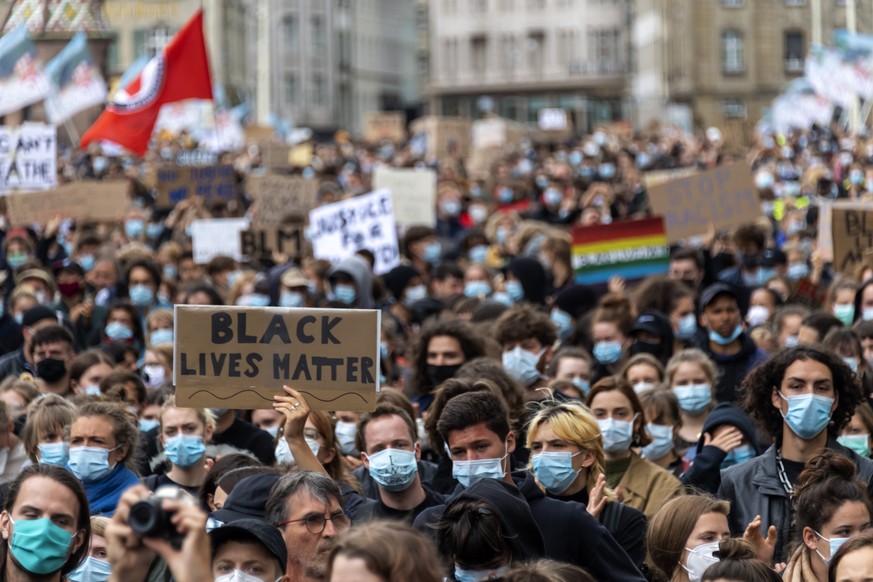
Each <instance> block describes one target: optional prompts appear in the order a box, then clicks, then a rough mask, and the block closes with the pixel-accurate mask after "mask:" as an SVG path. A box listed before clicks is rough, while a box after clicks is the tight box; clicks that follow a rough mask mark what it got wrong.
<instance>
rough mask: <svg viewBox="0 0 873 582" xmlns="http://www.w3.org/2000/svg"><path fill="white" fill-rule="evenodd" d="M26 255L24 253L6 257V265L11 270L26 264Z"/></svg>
mask: <svg viewBox="0 0 873 582" xmlns="http://www.w3.org/2000/svg"><path fill="white" fill-rule="evenodd" d="M27 258H28V257H27V255H26V254H25V253H16V254H14V255H6V264H7V265H9V266H10V267H12V268H13V269H17V268H18V267H20V266H21V265H23V264H24V263H26V262H27Z"/></svg>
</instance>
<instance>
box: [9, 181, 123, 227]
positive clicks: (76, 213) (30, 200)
mask: <svg viewBox="0 0 873 582" xmlns="http://www.w3.org/2000/svg"><path fill="white" fill-rule="evenodd" d="M127 191H128V182H127V180H114V181H111V182H71V183H69V184H63V185H62V186H59V187H58V188H55V189H53V190H43V191H41V192H16V193H10V194H7V195H6V196H5V197H4V198H5V200H6V208H7V212H8V216H9V222H10V224H11V225H12V226H25V225H30V224H33V223H45V222H48V221H49V220H51V219H52V218H54V217H55V216H57V215H59V214H60V215H61V216H63V217H64V218H75V219H76V220H93V221H96V222H115V221H118V220H121V219H123V218H124V215H125V213H126V212H127V206H128V197H127Z"/></svg>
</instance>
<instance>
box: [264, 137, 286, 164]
mask: <svg viewBox="0 0 873 582" xmlns="http://www.w3.org/2000/svg"><path fill="white" fill-rule="evenodd" d="M290 153H291V148H290V147H288V146H287V145H285V144H282V143H273V142H269V143H264V144H261V165H262V166H264V167H265V168H267V170H281V169H282V168H287V167H288V156H289V154H290Z"/></svg>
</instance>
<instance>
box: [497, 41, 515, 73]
mask: <svg viewBox="0 0 873 582" xmlns="http://www.w3.org/2000/svg"><path fill="white" fill-rule="evenodd" d="M501 45H502V46H501V50H500V60H501V69H502V70H503V72H505V73H509V74H512V72H513V71H515V69H516V68H518V47H517V46H516V43H515V37H514V36H512V35H511V34H508V35H506V36H504V37H503V40H502V41H501Z"/></svg>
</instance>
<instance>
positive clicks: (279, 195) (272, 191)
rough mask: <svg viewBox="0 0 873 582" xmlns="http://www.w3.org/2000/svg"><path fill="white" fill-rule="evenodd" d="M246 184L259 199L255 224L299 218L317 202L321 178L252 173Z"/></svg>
mask: <svg viewBox="0 0 873 582" xmlns="http://www.w3.org/2000/svg"><path fill="white" fill-rule="evenodd" d="M246 186H247V188H248V191H249V193H250V194H251V195H252V197H253V198H254V199H255V200H256V203H257V207H256V208H257V212H256V213H255V216H254V218H253V219H252V225H253V226H255V227H267V226H277V225H280V224H284V223H286V222H288V221H289V220H291V219H296V220H300V219H302V218H304V217H305V216H306V213H307V212H309V211H310V210H311V209H313V208H315V206H316V204H317V203H318V200H317V194H318V182H316V181H315V180H307V179H306V178H301V177H299V176H281V175H277V174H267V175H265V176H250V177H249V178H248V179H247V181H246Z"/></svg>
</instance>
